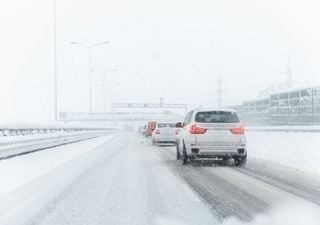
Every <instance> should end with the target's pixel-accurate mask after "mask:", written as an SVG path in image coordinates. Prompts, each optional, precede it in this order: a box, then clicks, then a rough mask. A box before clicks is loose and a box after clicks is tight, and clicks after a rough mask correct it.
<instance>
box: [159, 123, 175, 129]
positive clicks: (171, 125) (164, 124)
mask: <svg viewBox="0 0 320 225" xmlns="http://www.w3.org/2000/svg"><path fill="white" fill-rule="evenodd" d="M164 127H176V125H175V124H174V123H159V124H158V128H164Z"/></svg>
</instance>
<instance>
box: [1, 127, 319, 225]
mask: <svg viewBox="0 0 320 225" xmlns="http://www.w3.org/2000/svg"><path fill="white" fill-rule="evenodd" d="M17 167H18V168H17ZM13 168H15V169H13ZM9 169H11V170H15V171H14V173H12V172H10V171H9ZM19 171H20V173H19ZM39 171H41V172H39ZM21 174H23V175H21ZM35 174H36V175H35ZM10 176H15V178H16V179H17V180H18V181H16V180H15V179H13V178H12V177H11V178H10ZM0 179H1V181H3V182H6V183H7V187H6V188H3V189H2V190H1V188H0V224H15V225H16V224H17V225H20V224H26V225H29V224H30V225H31V224H37V225H38V224H39V225H40V224H41V225H42V224H43V225H44V224H45V225H50V224H52V225H59V224H63V225H65V224H76V225H82V224H84V225H90V224H95V225H96V224H111V225H113V224H115V225H118V224H119V225H120V224H137V225H138V224H139V225H144V224H152V225H153V224H154V225H160V224H161V225H162V224H163V225H171V224H172V225H180V224H187V225H188V224H190V225H191V224H220V223H223V224H225V225H233V224H240V223H241V224H242V222H243V221H244V222H246V221H251V223H253V224H263V225H264V224H301V223H295V222H296V221H299V220H300V219H303V218H304V217H303V216H305V215H304V214H307V216H306V218H307V219H308V221H309V222H310V223H304V224H310V225H315V224H319V222H320V218H319V214H318V213H317V212H319V208H318V205H320V180H319V177H317V176H316V175H310V174H307V173H304V172H301V171H297V170H292V169H289V168H287V167H283V166H280V165H276V164H273V163H271V162H267V161H264V160H260V159H256V158H251V159H250V160H249V162H248V165H247V166H246V167H245V168H236V167H233V166H211V165H203V166H195V165H187V166H182V165H181V163H180V162H179V161H176V160H175V148H174V147H159V146H152V145H151V142H150V140H148V139H145V138H143V137H141V136H139V135H138V134H133V133H121V134H114V135H112V136H109V137H108V136H107V137H100V138H97V139H93V140H89V141H84V142H81V143H76V144H71V145H68V146H64V147H59V148H56V149H55V150H54V151H52V150H50V151H48V152H47V151H42V152H37V153H34V154H30V155H25V156H21V157H18V158H13V159H11V160H7V161H5V162H0ZM17 182H18V185H16V186H15V188H12V189H10V188H9V187H12V185H13V184H15V183H17ZM10 184H12V185H10ZM1 193H2V195H1ZM285 205H286V206H288V205H289V206H290V207H289V208H290V210H288V207H287V208H286V206H285ZM282 206H283V207H282ZM274 209H279V210H274ZM294 209H296V210H298V209H299V213H296V214H294V213H293V214H292V212H294ZM281 210H283V211H281ZM274 211H276V212H274ZM279 213H280V216H279ZM286 213H288V217H284V216H283V215H286ZM290 213H291V214H292V215H290ZM261 215H262V217H261ZM266 215H268V216H266ZM301 216H302V217H301ZM300 217H301V218H300ZM286 219H288V220H286ZM239 220H240V221H239ZM241 221H242V222H241ZM255 221H256V222H255ZM257 221H258V222H257ZM304 221H305V220H304ZM285 222H286V223H285ZM300 222H301V221H300Z"/></svg>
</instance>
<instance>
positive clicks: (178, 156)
mask: <svg viewBox="0 0 320 225" xmlns="http://www.w3.org/2000/svg"><path fill="white" fill-rule="evenodd" d="M179 159H181V154H180V151H179V146H178V145H177V160H179Z"/></svg>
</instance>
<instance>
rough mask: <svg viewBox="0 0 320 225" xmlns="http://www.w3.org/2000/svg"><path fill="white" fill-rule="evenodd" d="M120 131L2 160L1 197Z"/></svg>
mask: <svg viewBox="0 0 320 225" xmlns="http://www.w3.org/2000/svg"><path fill="white" fill-rule="evenodd" d="M118 135H119V133H113V134H110V135H108V136H103V137H98V138H94V139H90V140H86V141H82V142H78V143H73V144H69V145H64V146H60V147H56V148H52V149H50V150H46V151H41V152H36V153H32V154H28V155H24V156H20V157H17V158H13V159H10V160H4V161H0V180H1V185H0V198H1V197H3V196H4V195H6V194H8V193H10V192H11V191H14V190H15V189H17V188H19V187H21V186H22V185H24V184H26V183H28V182H30V181H32V180H34V179H36V178H37V177H40V176H41V175H43V174H45V173H48V172H50V171H52V170H54V169H55V168H57V167H59V166H61V165H62V164H65V163H67V162H69V161H71V160H73V159H75V158H77V157H78V156H80V155H82V154H84V153H86V152H88V151H90V150H92V149H94V148H96V147H97V146H99V145H101V144H103V143H105V142H106V141H109V140H111V139H112V138H114V137H115V136H118Z"/></svg>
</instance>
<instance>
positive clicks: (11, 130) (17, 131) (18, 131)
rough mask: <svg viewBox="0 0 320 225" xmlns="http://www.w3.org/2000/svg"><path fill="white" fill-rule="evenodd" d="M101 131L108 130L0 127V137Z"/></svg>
mask: <svg viewBox="0 0 320 225" xmlns="http://www.w3.org/2000/svg"><path fill="white" fill-rule="evenodd" d="M97 130H100V131H103V130H110V129H106V128H94V127H92V128H90V127H89V128H82V127H2V128H1V127H0V136H15V135H32V134H49V133H57V132H63V133H69V132H83V131H97Z"/></svg>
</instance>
